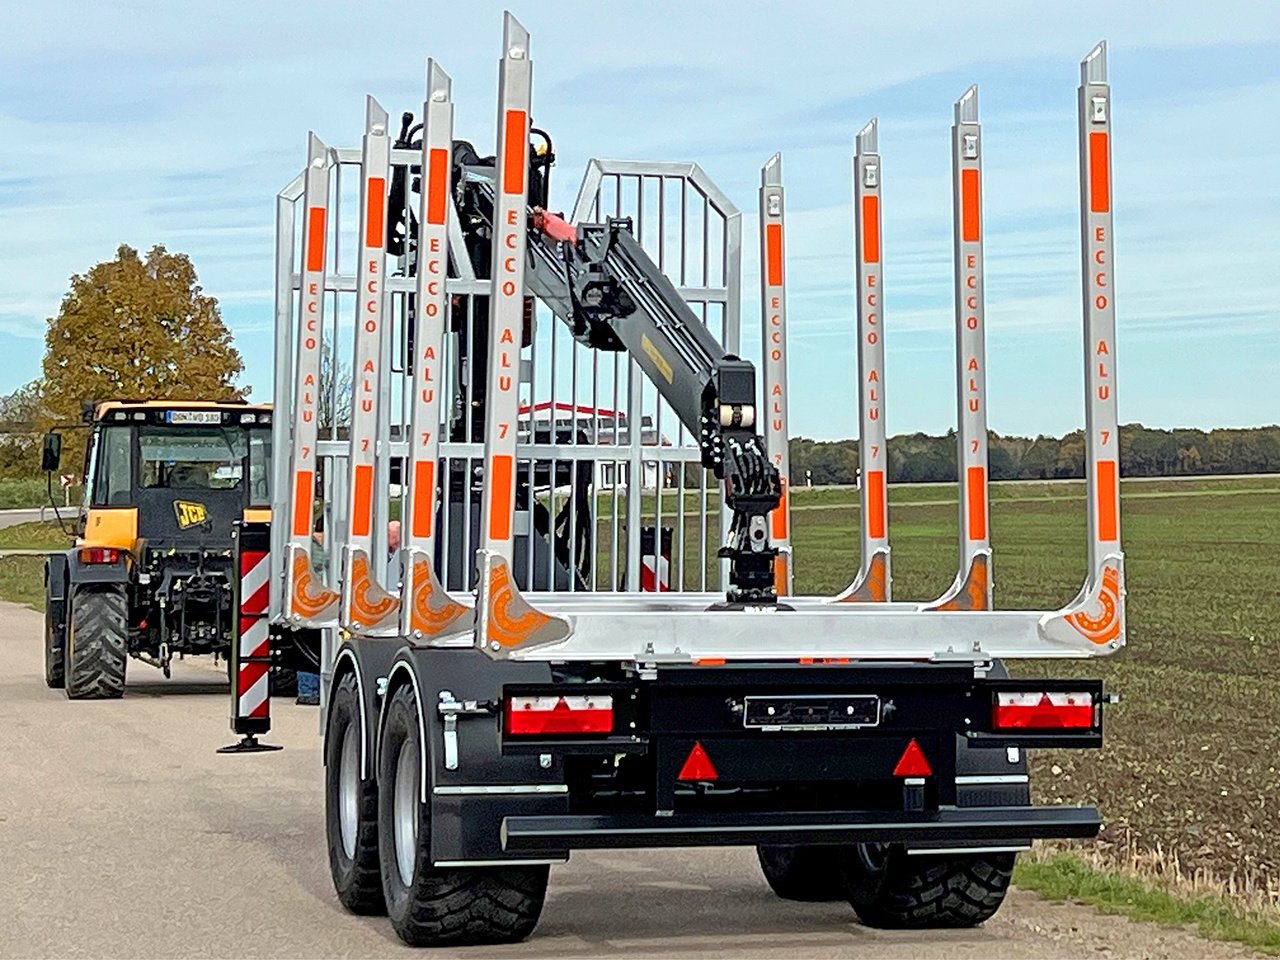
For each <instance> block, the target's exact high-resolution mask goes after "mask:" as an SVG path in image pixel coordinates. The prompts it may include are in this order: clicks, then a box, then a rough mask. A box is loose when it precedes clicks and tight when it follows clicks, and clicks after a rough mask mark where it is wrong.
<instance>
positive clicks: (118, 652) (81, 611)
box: [65, 583, 129, 700]
mask: <svg viewBox="0 0 1280 960" xmlns="http://www.w3.org/2000/svg"><path fill="white" fill-rule="evenodd" d="M128 659H129V601H128V597H127V596H126V594H125V586H124V584H117V583H85V584H80V585H79V586H76V587H73V588H72V592H71V609H70V615H69V616H68V617H67V650H66V667H65V669H66V691H67V697H68V699H71V700H116V699H119V698H120V697H122V696H123V695H124V674H125V664H126V663H127V662H128Z"/></svg>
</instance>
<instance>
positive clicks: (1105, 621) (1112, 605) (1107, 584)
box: [1067, 566, 1120, 644]
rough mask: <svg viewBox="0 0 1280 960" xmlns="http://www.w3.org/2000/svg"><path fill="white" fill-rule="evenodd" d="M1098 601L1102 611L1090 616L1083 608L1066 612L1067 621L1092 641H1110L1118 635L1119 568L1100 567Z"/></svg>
mask: <svg viewBox="0 0 1280 960" xmlns="http://www.w3.org/2000/svg"><path fill="white" fill-rule="evenodd" d="M1098 603H1099V605H1100V606H1101V607H1102V611H1101V612H1100V613H1099V614H1098V615H1097V616H1096V617H1092V616H1090V615H1089V614H1087V613H1086V612H1085V611H1083V610H1077V611H1076V612H1075V613H1069V614H1067V623H1069V624H1071V625H1072V626H1073V627H1075V628H1076V629H1077V630H1078V631H1080V633H1081V634H1083V635H1084V636H1086V637H1088V638H1089V639H1090V640H1092V641H1093V642H1094V643H1098V644H1102V643H1110V642H1111V641H1112V640H1114V639H1116V637H1118V636H1120V570H1119V568H1117V567H1112V566H1107V567H1103V569H1102V588H1101V589H1100V590H1099V591H1098Z"/></svg>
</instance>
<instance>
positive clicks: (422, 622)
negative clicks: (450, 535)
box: [412, 557, 468, 636]
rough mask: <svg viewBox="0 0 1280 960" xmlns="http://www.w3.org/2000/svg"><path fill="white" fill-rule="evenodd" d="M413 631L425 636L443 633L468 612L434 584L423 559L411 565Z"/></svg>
mask: <svg viewBox="0 0 1280 960" xmlns="http://www.w3.org/2000/svg"><path fill="white" fill-rule="evenodd" d="M412 609H413V623H412V626H413V629H414V630H420V631H421V632H422V633H424V634H426V635H427V636H435V635H437V634H439V633H442V632H443V631H444V628H445V627H447V626H449V624H451V623H453V622H454V621H455V620H457V619H458V618H459V617H461V616H462V615H463V614H464V613H467V612H468V610H467V608H466V607H464V606H463V605H462V604H460V603H457V602H456V601H454V600H453V599H452V598H451V597H450V596H449V595H448V594H447V593H445V592H444V590H442V589H440V584H439V583H437V582H436V578H435V574H434V573H433V572H432V570H431V564H429V563H428V562H427V560H426V558H425V557H422V558H420V559H418V560H415V561H414V563H413V608H412Z"/></svg>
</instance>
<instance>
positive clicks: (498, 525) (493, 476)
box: [489, 454, 515, 540]
mask: <svg viewBox="0 0 1280 960" xmlns="http://www.w3.org/2000/svg"><path fill="white" fill-rule="evenodd" d="M514 472H515V458H514V457H512V456H511V455H509V454H496V455H495V456H494V458H493V461H492V462H491V463H490V464H489V497H490V499H489V539H490V540H510V539H511V514H512V511H513V510H514V508H515V505H514V503H513V502H512V499H511V481H512V475H513V474H514Z"/></svg>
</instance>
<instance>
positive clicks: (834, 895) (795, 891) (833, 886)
mask: <svg viewBox="0 0 1280 960" xmlns="http://www.w3.org/2000/svg"><path fill="white" fill-rule="evenodd" d="M756 856H757V857H758V858H759V859H760V870H761V872H762V873H763V874H764V878H765V880H766V881H767V882H768V884H769V888H770V889H771V890H773V892H774V893H776V894H777V895H778V896H779V897H781V898H782V899H783V900H798V901H801V902H804V903H828V902H831V901H833V900H844V899H845V892H844V882H843V880H842V877H841V873H840V848H839V847H764V846H759V847H756Z"/></svg>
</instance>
